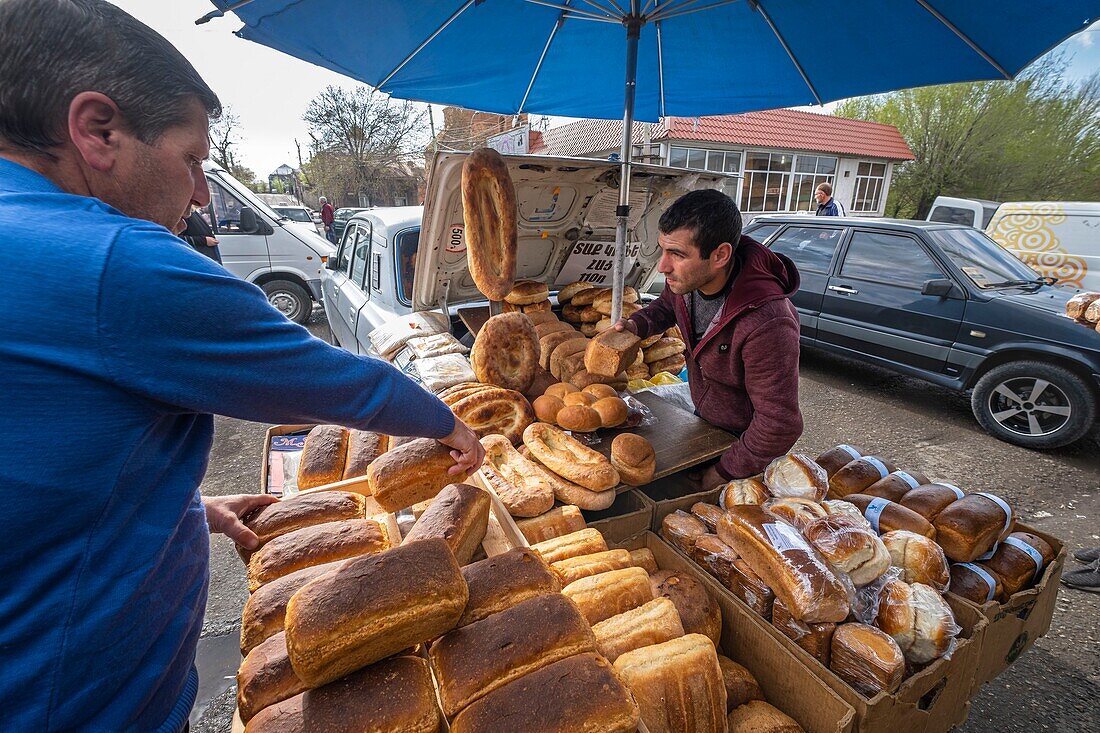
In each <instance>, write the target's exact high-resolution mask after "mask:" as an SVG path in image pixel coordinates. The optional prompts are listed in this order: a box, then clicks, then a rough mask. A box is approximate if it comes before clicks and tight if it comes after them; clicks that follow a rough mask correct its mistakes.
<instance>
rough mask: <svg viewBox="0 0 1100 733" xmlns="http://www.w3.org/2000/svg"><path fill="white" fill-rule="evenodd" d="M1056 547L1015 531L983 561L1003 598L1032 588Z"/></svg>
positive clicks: (1050, 560) (1030, 535) (1052, 559)
mask: <svg viewBox="0 0 1100 733" xmlns="http://www.w3.org/2000/svg"><path fill="white" fill-rule="evenodd" d="M1097 302H1100V301H1097ZM1054 556H1055V553H1054V548H1053V547H1051V546H1050V543H1049V542H1047V541H1046V540H1044V539H1043V538H1042V537H1040V536H1038V535H1034V534H1031V533H1030V532H1013V533H1012V534H1010V535H1009V536H1008V537H1006V538H1005V540H1004V542H1002V543H1001V544H1000V545H999V546H998V547H997V551H996V552H994V553H993V557H991V558H989V559H988V560H986V561H984V562H983V563H982V565H984V566H985V567H986V568H988V569H990V570H992V571H993V572H995V573H997V575H998V576H999V577H1000V578H1001V582H1002V585H1003V590H1002V600H1005V601H1007V600H1008V598H1009V597H1010V596H1012V595H1014V594H1016V593H1019V592H1020V591H1022V590H1024V589H1025V588H1030V587H1031V586H1032V585H1033V584H1034V582H1035V580H1036V579H1037V578H1039V577H1041V576H1042V574H1043V568H1045V567H1046V566H1047V565H1049V564H1050V563H1051V562H1053V561H1054Z"/></svg>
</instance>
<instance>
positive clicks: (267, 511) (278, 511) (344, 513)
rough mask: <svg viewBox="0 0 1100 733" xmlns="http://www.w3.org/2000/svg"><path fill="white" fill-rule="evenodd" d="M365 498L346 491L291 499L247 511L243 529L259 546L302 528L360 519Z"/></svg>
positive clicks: (306, 495)
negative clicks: (252, 536)
mask: <svg viewBox="0 0 1100 733" xmlns="http://www.w3.org/2000/svg"><path fill="white" fill-rule="evenodd" d="M365 507H366V499H365V497H363V495H362V494H354V493H352V492H350V491H320V492H317V493H314V494H302V495H298V496H292V497H290V498H287V499H283V500H282V501H279V502H276V503H275V504H268V505H266V506H262V507H260V508H259V509H257V510H255V511H253V512H250V513H249V514H248V516H246V517H245V518H244V520H243V522H244V526H246V527H248V528H249V529H250V530H252V531H253V532H255V533H256V537H258V538H259V540H260V546H261V547H262V546H263V545H265V544H267V543H268V542H269V541H271V540H273V539H275V538H276V537H279V536H281V535H284V534H286V533H287V532H293V531H294V530H296V529H302V528H303V527H311V526H313V525H315V524H324V523H325V522H339V521H341V520H344V519H364V518H365Z"/></svg>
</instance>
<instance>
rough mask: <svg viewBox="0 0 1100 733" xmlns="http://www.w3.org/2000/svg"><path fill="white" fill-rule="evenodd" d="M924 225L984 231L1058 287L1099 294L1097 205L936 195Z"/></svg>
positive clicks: (1099, 209)
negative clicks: (1091, 291)
mask: <svg viewBox="0 0 1100 733" xmlns="http://www.w3.org/2000/svg"><path fill="white" fill-rule="evenodd" d="M928 221H938V222H945V223H952V224H966V225H968V226H973V227H977V228H978V229H982V230H984V231H985V233H986V234H988V235H989V236H990V237H991V238H992V239H993V240H994V241H995V242H997V243H998V244H999V245H1001V246H1002V247H1004V248H1005V249H1007V250H1008V251H1009V252H1011V253H1012V254H1014V255H1016V256H1017V257H1019V258H1020V259H1021V260H1023V261H1024V262H1025V263H1027V264H1028V265H1029V266H1030V267H1031V268H1032V269H1033V270H1035V271H1036V272H1038V273H1039V274H1040V275H1042V276H1044V277H1052V278H1054V279H1056V280H1057V281H1058V284H1060V285H1067V286H1069V287H1075V288H1081V289H1082V290H1100V203H1093V202H1079V201H1012V202H1008V203H997V202H994V201H982V200H980V199H957V198H949V197H947V196H939V197H937V198H936V200H935V202H934V203H933V204H932V209H931V211H929V212H928Z"/></svg>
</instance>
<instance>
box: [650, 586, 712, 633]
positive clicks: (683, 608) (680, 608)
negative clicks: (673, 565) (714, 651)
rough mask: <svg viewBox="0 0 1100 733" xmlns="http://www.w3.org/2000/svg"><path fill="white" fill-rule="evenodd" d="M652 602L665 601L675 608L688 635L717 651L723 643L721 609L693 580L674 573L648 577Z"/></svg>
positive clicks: (704, 589)
mask: <svg viewBox="0 0 1100 733" xmlns="http://www.w3.org/2000/svg"><path fill="white" fill-rule="evenodd" d="M649 586H650V588H651V589H652V591H653V597H654V598H667V599H669V600H670V601H672V603H673V605H674V606H676V611H677V612H678V613H679V614H680V622H681V623H682V624H683V625H684V632H685V633H687V634H702V635H703V636H705V637H707V638H708V639H710V640H711V642H712V643H713V644H714V645H715V647H717V646H718V645H719V644H720V643H721V641H722V609H721V608H719V606H718V602H717V601H716V600H714V598H713V597H712V596H711V595H710V593H708V592H707V590H706V588H704V587H703V584H702V583H700V582H699V581H697V580H696V579H695V578H693V577H691V576H690V575H687V574H686V573H680V572H677V571H673V570H658V571H657V572H656V573H653V574H652V575H651V576H649Z"/></svg>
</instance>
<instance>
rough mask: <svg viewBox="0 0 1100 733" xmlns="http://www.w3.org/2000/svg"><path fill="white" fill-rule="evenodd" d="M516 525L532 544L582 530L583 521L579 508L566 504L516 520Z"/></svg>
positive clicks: (583, 526)
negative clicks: (534, 515) (529, 517)
mask: <svg viewBox="0 0 1100 733" xmlns="http://www.w3.org/2000/svg"><path fill="white" fill-rule="evenodd" d="M516 526H517V527H518V528H519V531H520V532H521V533H523V536H524V538H525V539H526V540H527V541H528V542H530V543H531V544H534V543H536V542H542V541H543V540H550V539H553V538H555V537H561V536H563V535H567V534H570V533H571V532H577V531H579V530H582V529H584V528H585V523H584V516H583V515H582V514H581V511H580V509H579V508H578V507H575V506H571V505H568V504H567V505H565V506H559V507H554V508H553V509H550V510H549V511H546V512H543V513H542V514H540V515H538V516H537V517H532V518H531V519H520V520H518V521H516Z"/></svg>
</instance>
